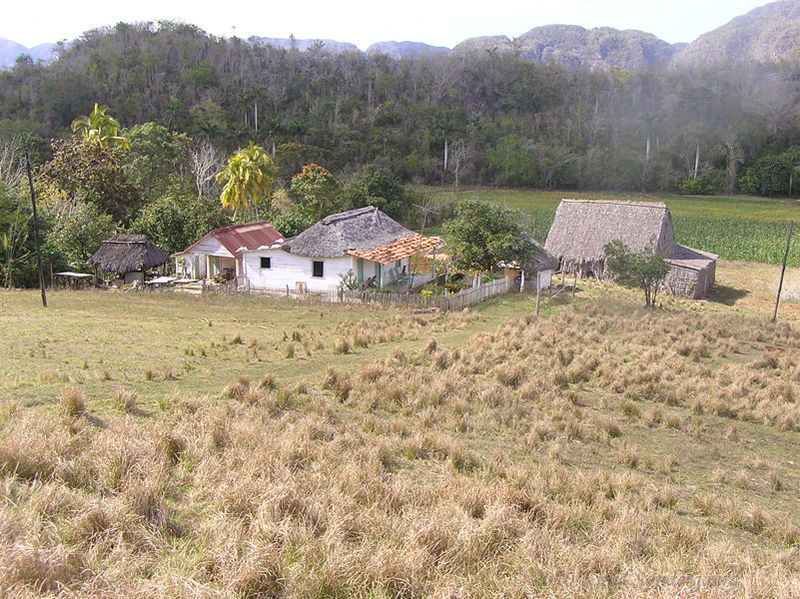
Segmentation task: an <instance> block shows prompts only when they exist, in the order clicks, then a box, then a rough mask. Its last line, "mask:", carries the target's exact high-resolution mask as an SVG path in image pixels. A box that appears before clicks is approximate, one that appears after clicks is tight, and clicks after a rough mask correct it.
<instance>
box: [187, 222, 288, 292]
mask: <svg viewBox="0 0 800 599" xmlns="http://www.w3.org/2000/svg"><path fill="white" fill-rule="evenodd" d="M277 241H283V236H282V235H281V234H280V233H278V231H276V230H275V229H274V228H273V227H272V225H270V224H269V223H267V222H264V221H258V222H252V223H245V224H242V225H232V226H229V227H222V228H220V229H214V230H213V231H210V232H209V233H207V234H206V235H204V236H203V237H201V238H200V239H198V240H197V241H196V242H195V243H193V244H192V245H190V246H189V247H188V248H186V249H185V250H183V251H182V252H178V253H176V254H173V255H172V258H173V259H174V260H175V272H176V273H178V274H179V275H181V276H184V277H191V278H193V279H206V278H208V279H214V278H217V277H221V278H225V279H233V277H234V276H235V277H237V278H241V277H242V273H243V268H242V250H246V249H253V248H258V247H261V246H264V245H269V244H273V243H275V242H277Z"/></svg>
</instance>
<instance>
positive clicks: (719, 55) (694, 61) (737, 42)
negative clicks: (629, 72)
mask: <svg viewBox="0 0 800 599" xmlns="http://www.w3.org/2000/svg"><path fill="white" fill-rule="evenodd" d="M730 60H755V61H758V62H763V63H767V62H780V61H783V60H786V61H791V62H800V2H798V1H797V0H781V1H780V2H773V3H771V4H767V5H765V6H761V7H759V8H756V9H753V10H751V11H750V12H749V13H747V14H746V15H742V16H741V17H736V18H735V19H733V20H731V21H730V22H729V23H727V24H726V25H723V26H722V27H719V28H717V29H715V30H713V31H710V32H708V33H705V34H703V35H701V36H700V37H699V38H697V39H696V40H695V41H693V42H692V43H691V44H689V46H688V47H687V48H686V49H685V50H683V51H682V52H680V53H679V54H678V55H677V56H676V57H675V61H674V64H675V65H676V66H697V65H701V64H713V63H715V62H719V61H730Z"/></svg>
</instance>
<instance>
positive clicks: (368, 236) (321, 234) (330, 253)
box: [281, 206, 414, 258]
mask: <svg viewBox="0 0 800 599" xmlns="http://www.w3.org/2000/svg"><path fill="white" fill-rule="evenodd" d="M413 235H414V232H413V231H411V230H409V229H406V228H405V227H404V226H403V225H401V224H400V223H398V222H397V221H396V220H394V219H393V218H391V217H389V216H387V215H386V214H384V213H383V212H381V211H380V210H378V209H377V208H376V207H375V206H367V207H365V208H357V209H355V210H348V211H347V212H339V213H337V214H331V215H330V216H326V217H325V218H323V219H322V220H321V221H319V222H317V223H316V224H314V225H312V226H311V227H309V228H308V229H306V230H305V231H303V232H302V233H300V234H299V235H297V236H295V237H292V238H291V239H287V240H286V241H285V242H284V244H283V245H282V246H281V247H282V249H283V250H285V251H287V252H289V253H290V254H295V255H298V256H308V257H309V258H334V257H337V256H344V255H346V254H347V253H348V252H351V251H355V252H366V251H369V250H374V249H375V248H378V247H381V246H384V245H387V244H389V243H392V242H394V241H397V240H398V239H404V238H406V237H412V236H413Z"/></svg>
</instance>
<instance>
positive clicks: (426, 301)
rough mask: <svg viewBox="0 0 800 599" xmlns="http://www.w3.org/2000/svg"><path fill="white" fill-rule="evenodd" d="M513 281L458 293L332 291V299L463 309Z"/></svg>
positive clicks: (486, 297) (494, 294)
mask: <svg viewBox="0 0 800 599" xmlns="http://www.w3.org/2000/svg"><path fill="white" fill-rule="evenodd" d="M512 285H513V283H512V281H511V279H508V278H502V279H497V280H495V281H489V282H488V283H483V284H481V285H478V286H477V287H470V288H469V289H463V290H461V291H459V292H457V293H447V292H445V294H444V295H422V294H421V293H380V292H369V291H368V292H359V291H354V292H339V291H331V292H330V301H334V302H337V301H338V302H365V303H379V304H392V305H406V306H414V307H415V308H421V309H426V308H436V309H439V310H463V309H464V308H466V307H467V306H471V305H473V304H477V303H478V302H481V301H483V300H486V299H489V298H490V297H494V296H496V295H500V294H501V293H507V292H508V291H509V290H510V289H511V287H512Z"/></svg>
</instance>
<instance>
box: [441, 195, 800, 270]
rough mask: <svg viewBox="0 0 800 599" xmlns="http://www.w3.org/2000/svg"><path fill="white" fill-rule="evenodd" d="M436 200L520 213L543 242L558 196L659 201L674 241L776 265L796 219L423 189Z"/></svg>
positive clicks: (752, 206)
mask: <svg viewBox="0 0 800 599" xmlns="http://www.w3.org/2000/svg"><path fill="white" fill-rule="evenodd" d="M426 192H427V193H428V194H431V195H432V196H433V197H434V199H435V201H436V202H452V201H458V200H461V199H479V200H482V201H487V202H492V203H496V204H500V205H502V206H506V207H508V208H513V209H516V210H521V211H523V212H525V213H527V214H528V215H529V216H530V218H531V220H532V228H533V233H534V235H535V236H536V238H537V239H541V240H544V239H546V237H547V232H548V231H549V230H550V225H551V224H552V222H553V216H554V214H555V210H556V207H557V206H558V203H559V202H560V201H561V199H562V198H565V197H580V198H582V199H616V200H624V201H638V202H641V201H653V202H656V201H658V202H665V203H666V204H667V206H669V209H670V212H671V213H672V216H673V219H674V226H675V235H676V238H677V240H678V243H682V244H685V245H688V246H690V247H695V248H698V249H702V250H707V251H710V252H714V253H716V254H719V256H720V257H722V258H723V259H727V260H755V261H758V262H766V263H771V264H777V263H779V262H780V261H781V260H782V259H783V253H784V250H785V247H786V234H787V232H788V226H787V223H788V221H792V220H793V221H795V222H797V221H800V205H798V203H797V201H795V200H782V199H780V200H779V199H769V198H754V197H750V196H735V197H718V196H714V197H696V196H693V197H688V196H676V195H655V194H652V195H651V194H648V195H644V196H642V195H639V194H620V193H598V192H591V193H584V192H581V193H577V192H547V191H522V190H497V189H485V190H484V189H479V190H465V191H459V192H453V191H442V190H441V189H437V188H426ZM789 263H790V264H792V265H794V266H800V234H798V235H795V236H794V237H793V241H792V245H791V248H790V253H789Z"/></svg>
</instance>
